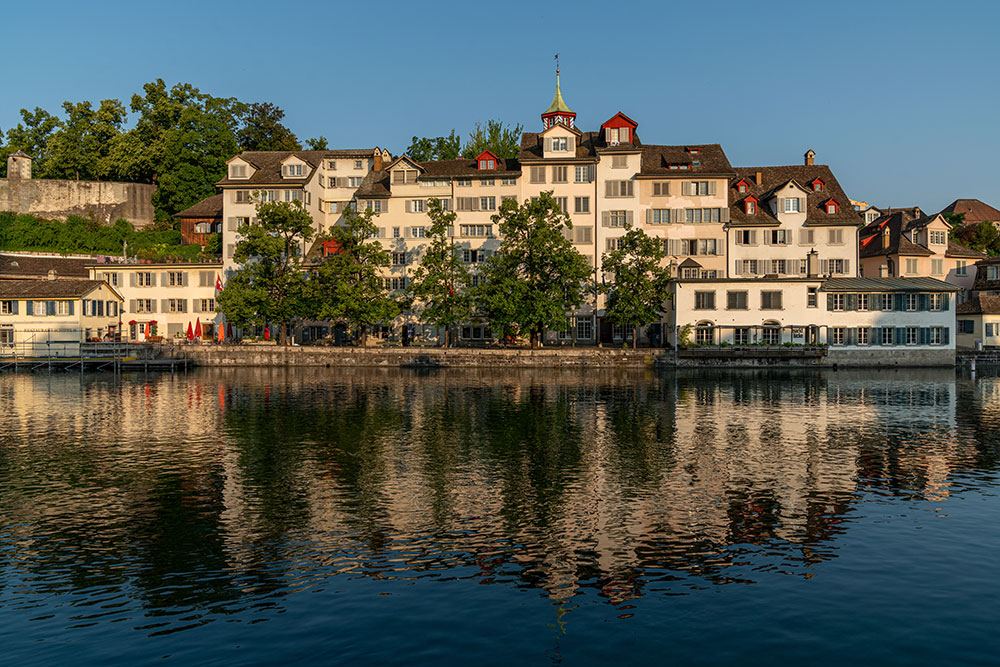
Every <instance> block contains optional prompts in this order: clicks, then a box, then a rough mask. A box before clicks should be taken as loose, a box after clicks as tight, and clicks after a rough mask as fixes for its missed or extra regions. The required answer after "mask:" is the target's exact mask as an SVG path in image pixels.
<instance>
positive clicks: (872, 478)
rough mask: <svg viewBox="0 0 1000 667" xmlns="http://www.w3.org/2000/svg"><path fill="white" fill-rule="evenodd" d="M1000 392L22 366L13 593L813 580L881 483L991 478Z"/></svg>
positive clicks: (770, 375)
mask: <svg viewBox="0 0 1000 667" xmlns="http://www.w3.org/2000/svg"><path fill="white" fill-rule="evenodd" d="M998 399H1000V383H998V382H997V380H996V378H992V377H980V378H979V380H978V381H975V382H973V381H971V380H969V379H966V378H959V379H958V380H957V381H956V379H955V375H954V373H952V372H950V371H947V372H941V371H912V372H891V371H890V372H880V373H869V372H840V373H832V372H821V371H801V372H782V371H769V370H761V371H749V372H740V373H727V372H721V371H720V372H703V371H680V372H677V373H669V374H654V373H631V372H628V373H626V372H623V373H615V372H606V371H600V372H587V373H578V372H568V371H527V372H505V371H498V370H489V371H435V372H433V373H415V372H410V371H398V370H382V369H352V370H351V371H349V372H330V371H328V370H324V371H309V370H296V371H279V370H272V369H241V370H202V371H199V372H196V373H193V374H190V375H187V376H157V377H141V376H137V377H134V378H126V379H125V380H124V381H122V382H111V381H108V380H107V379H106V378H103V377H97V376H86V377H85V378H84V379H83V380H81V379H80V378H78V377H67V376H51V377H50V376H23V375H20V376H18V375H7V376H0V400H2V402H3V405H4V406H5V409H4V411H3V414H2V415H0V600H2V603H3V607H4V608H6V609H8V610H13V611H16V612H17V613H20V614H27V615H28V616H31V617H44V618H49V617H50V616H55V617H57V618H58V619H59V620H60V623H61V624H62V627H66V628H72V627H76V626H91V625H95V624H97V625H100V624H102V623H105V624H106V623H111V622H115V621H116V620H121V619H123V618H127V619H128V620H129V622H130V623H131V624H132V625H134V626H135V628H136V629H139V630H141V631H142V632H145V633H149V634H157V633H171V632H177V631H179V630H187V629H190V628H193V627H197V626H198V625H201V624H205V623H211V622H214V621H216V620H220V619H223V618H228V619H230V620H239V621H244V622H253V621H255V620H262V619H263V620H266V619H269V618H274V617H275V616H274V615H275V614H278V613H281V612H282V611H283V610H284V609H285V607H286V602H285V601H284V600H285V599H286V598H287V597H288V596H292V595H296V594H299V593H301V592H303V591H307V590H316V591H319V590H324V589H325V588H327V587H337V588H339V589H343V588H344V587H347V586H349V584H348V583H346V582H357V581H364V580H368V581H377V582H393V581H397V582H414V581H417V580H434V579H437V580H438V581H440V582H445V581H449V582H461V581H467V582H468V583H470V584H475V585H479V584H494V585H501V586H507V587H510V588H511V589H514V590H520V591H534V592H536V593H537V594H539V595H542V596H544V597H546V598H549V599H550V600H552V601H553V604H557V605H560V607H559V608H560V609H561V610H562V611H561V612H560V614H564V613H566V610H567V609H569V608H568V607H566V606H565V605H566V604H567V603H568V602H570V601H572V600H574V598H581V599H585V598H586V596H587V595H590V594H593V595H595V596H597V598H598V599H601V600H603V601H604V602H605V603H608V604H610V605H613V606H614V607H615V608H617V609H618V610H619V611H620V612H622V614H623V617H625V616H630V615H631V614H630V613H625V611H626V610H630V609H634V608H635V604H637V602H638V601H639V600H641V599H643V598H650V597H652V598H656V597H662V596H675V595H695V594H697V592H699V591H701V590H702V589H705V588H706V587H713V586H718V585H724V584H752V583H755V582H760V581H761V580H763V579H766V578H767V577H769V576H771V575H772V574H773V573H782V574H786V575H792V576H794V577H798V578H801V579H809V578H811V577H813V576H815V574H816V572H817V568H820V567H822V565H823V563H825V562H827V561H830V560H831V559H836V558H837V556H838V550H839V549H840V548H841V546H842V542H843V541H845V540H848V539H849V537H848V533H849V532H850V530H851V527H852V525H853V524H854V523H855V522H856V521H857V520H858V519H859V518H860V517H861V516H862V514H863V513H861V512H860V510H861V508H862V504H863V503H865V502H866V501H868V500H870V499H873V498H875V499H889V500H892V499H901V500H905V501H922V500H927V501H935V502H941V501H943V500H946V499H947V498H949V497H952V496H954V495H955V494H962V493H965V492H969V491H975V490H978V489H980V488H983V487H989V486H990V485H992V484H994V483H995V476H996V470H997V465H998V449H997V447H998V442H997V436H996V433H997V430H996V429H997V427H998V425H1000V408H998V407H997V406H998V405H1000V400H998ZM68 600H71V601H72V602H71V603H67V601H68ZM57 601H58V603H57ZM49 607H53V609H49ZM560 618H561V615H560Z"/></svg>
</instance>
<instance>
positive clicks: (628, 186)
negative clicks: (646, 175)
mask: <svg viewBox="0 0 1000 667" xmlns="http://www.w3.org/2000/svg"><path fill="white" fill-rule="evenodd" d="M625 183H626V186H625V189H626V192H628V196H629V197H633V196H635V195H634V189H633V188H634V186H635V182H634V181H625Z"/></svg>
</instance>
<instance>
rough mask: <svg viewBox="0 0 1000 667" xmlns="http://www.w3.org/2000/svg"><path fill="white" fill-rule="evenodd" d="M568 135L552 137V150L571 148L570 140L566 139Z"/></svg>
mask: <svg viewBox="0 0 1000 667" xmlns="http://www.w3.org/2000/svg"><path fill="white" fill-rule="evenodd" d="M567 138H568V137H552V150H554V151H567V150H569V142H568V141H566V139H567Z"/></svg>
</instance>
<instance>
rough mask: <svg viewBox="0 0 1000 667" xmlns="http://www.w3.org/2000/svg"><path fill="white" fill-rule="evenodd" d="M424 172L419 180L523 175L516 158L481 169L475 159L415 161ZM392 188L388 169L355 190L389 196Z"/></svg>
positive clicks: (366, 194) (374, 173)
mask: <svg viewBox="0 0 1000 667" xmlns="http://www.w3.org/2000/svg"><path fill="white" fill-rule="evenodd" d="M414 164H416V165H418V166H419V167H420V168H421V169H423V171H422V172H420V175H419V176H418V177H417V180H422V181H423V180H435V179H445V178H507V177H510V176H515V177H517V176H520V175H521V164H520V163H519V162H518V161H517V160H514V159H506V160H504V159H501V160H500V163H499V164H498V165H497V168H496V169H479V168H478V166H477V165H476V161H475V160H466V159H464V158H462V159H458V160H434V161H430V162H415V161H414ZM391 194H392V189H391V186H390V183H389V172H388V171H386V170H382V171H372V172H370V173H369V174H368V175H367V176H365V179H364V180H363V181H361V185H360V186H359V187H358V189H357V191H356V192H355V196H357V197H375V198H378V197H389V196H390V195H391Z"/></svg>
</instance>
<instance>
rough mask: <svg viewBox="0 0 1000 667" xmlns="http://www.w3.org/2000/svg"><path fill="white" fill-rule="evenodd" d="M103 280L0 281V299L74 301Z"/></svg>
mask: <svg viewBox="0 0 1000 667" xmlns="http://www.w3.org/2000/svg"><path fill="white" fill-rule="evenodd" d="M103 284H105V283H104V281H103V280H0V299H76V298H79V297H82V296H86V295H87V294H89V293H90V292H92V291H94V290H95V289H97V288H98V287H100V286H101V285H103Z"/></svg>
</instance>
